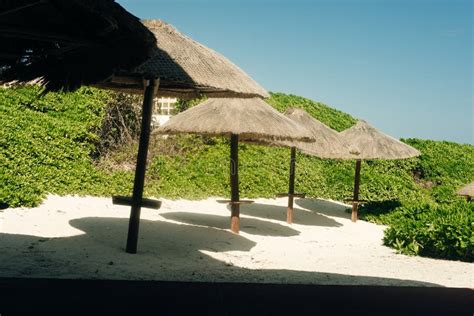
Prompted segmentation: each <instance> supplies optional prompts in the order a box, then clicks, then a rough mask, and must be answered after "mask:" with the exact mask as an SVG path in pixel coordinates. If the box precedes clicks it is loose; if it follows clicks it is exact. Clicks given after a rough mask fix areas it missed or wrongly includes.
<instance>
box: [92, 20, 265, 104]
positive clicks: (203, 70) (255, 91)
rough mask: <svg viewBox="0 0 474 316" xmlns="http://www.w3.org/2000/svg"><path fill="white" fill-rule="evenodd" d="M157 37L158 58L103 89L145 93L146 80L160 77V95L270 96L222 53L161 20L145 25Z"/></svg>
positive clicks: (147, 22)
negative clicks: (146, 78) (143, 79)
mask: <svg viewBox="0 0 474 316" xmlns="http://www.w3.org/2000/svg"><path fill="white" fill-rule="evenodd" d="M143 23H144V24H145V25H146V26H147V27H148V28H149V29H150V30H151V31H152V32H153V34H154V35H155V36H156V39H157V45H158V46H157V48H156V50H155V52H154V56H153V57H152V58H150V59H149V60H147V61H146V62H145V63H143V64H142V65H141V66H139V67H138V68H136V69H135V71H134V72H127V73H122V74H117V75H116V76H115V77H114V78H112V79H111V80H109V81H108V82H104V83H101V84H100V86H102V87H108V88H113V89H120V90H122V91H124V90H125V91H129V92H137V93H142V91H143V87H142V78H143V77H156V78H158V77H159V78H160V87H159V89H158V92H157V93H158V95H164V96H176V97H179V98H183V99H186V98H188V99H189V98H195V97H197V96H199V95H200V94H206V95H207V96H209V97H239V98H242V97H255V96H259V97H268V96H269V95H268V93H267V91H266V90H265V89H263V88H262V87H261V86H260V85H259V84H257V83H256V82H255V81H254V80H253V79H252V78H250V77H249V76H248V75H247V74H246V73H245V72H244V71H242V69H240V68H239V67H237V66H236V65H235V64H233V63H232V62H230V61H229V60H228V59H227V58H225V57H224V56H222V55H221V54H219V53H217V52H215V51H213V50H212V49H210V48H208V47H206V46H204V45H202V44H200V43H198V42H196V41H194V40H193V39H191V38H189V37H187V36H185V35H183V34H182V33H180V32H179V31H177V30H176V29H175V28H174V27H173V26H171V25H170V24H167V23H165V22H162V21H159V20H149V21H144V22H143Z"/></svg>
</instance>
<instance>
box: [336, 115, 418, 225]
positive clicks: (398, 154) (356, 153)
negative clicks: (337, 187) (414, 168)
mask: <svg viewBox="0 0 474 316" xmlns="http://www.w3.org/2000/svg"><path fill="white" fill-rule="evenodd" d="M340 135H341V138H342V141H343V142H344V143H345V144H346V146H347V147H348V148H349V153H344V152H342V153H341V155H340V156H339V158H341V159H356V168H355V176H354V195H353V198H352V199H346V201H351V202H352V216H351V219H352V221H353V222H355V221H357V209H358V205H359V203H363V202H364V201H362V200H359V184H360V170H361V167H362V162H361V160H371V159H406V158H411V157H415V156H419V155H421V153H420V152H419V151H418V150H417V149H415V148H413V147H411V146H409V145H407V144H404V143H402V142H401V141H399V140H397V139H395V138H393V137H391V136H388V135H386V134H384V133H382V132H380V131H379V130H377V129H376V128H374V127H372V126H370V125H369V124H368V123H367V122H365V121H358V122H357V124H355V125H354V126H352V127H351V128H349V129H346V130H345V131H342V132H341V133H340Z"/></svg>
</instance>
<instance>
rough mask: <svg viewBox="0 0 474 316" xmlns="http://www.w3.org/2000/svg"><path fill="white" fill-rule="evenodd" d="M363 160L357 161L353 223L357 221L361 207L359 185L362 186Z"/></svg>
mask: <svg viewBox="0 0 474 316" xmlns="http://www.w3.org/2000/svg"><path fill="white" fill-rule="evenodd" d="M361 162H362V161H361V160H360V159H357V160H356V168H355V177H354V198H353V200H352V215H351V220H352V221H353V222H355V221H357V208H358V206H359V184H360V168H361Z"/></svg>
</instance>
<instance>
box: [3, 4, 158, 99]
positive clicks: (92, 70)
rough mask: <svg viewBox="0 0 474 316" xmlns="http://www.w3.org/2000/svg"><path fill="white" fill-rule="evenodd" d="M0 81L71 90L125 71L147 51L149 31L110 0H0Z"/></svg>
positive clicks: (145, 56) (150, 45)
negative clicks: (33, 82) (36, 82)
mask: <svg viewBox="0 0 474 316" xmlns="http://www.w3.org/2000/svg"><path fill="white" fill-rule="evenodd" d="M0 29H1V31H0V40H1V42H2V45H1V48H0V81H2V82H11V81H19V82H29V81H33V80H36V79H38V78H41V80H40V83H41V84H43V85H44V87H45V88H46V91H51V90H61V89H63V90H74V89H76V88H78V87H80V86H81V85H90V84H94V83H97V82H99V81H103V80H106V79H107V78H109V77H111V76H112V75H113V74H114V73H115V72H116V71H118V70H120V69H121V70H124V71H131V70H132V69H134V68H135V67H137V66H138V65H140V64H142V63H143V62H144V61H145V60H147V59H148V58H149V57H151V56H152V52H153V50H154V48H155V47H156V39H155V37H154V36H153V34H152V33H151V32H150V31H149V30H148V29H147V28H146V27H145V26H144V25H143V24H142V23H141V22H140V20H139V19H138V18H136V17H135V16H133V15H132V14H130V13H128V12H127V11H126V10H125V9H124V8H122V7H121V6H120V5H119V4H117V3H115V2H114V1H113V0H68V1H55V0H49V1H37V0H17V1H2V2H0Z"/></svg>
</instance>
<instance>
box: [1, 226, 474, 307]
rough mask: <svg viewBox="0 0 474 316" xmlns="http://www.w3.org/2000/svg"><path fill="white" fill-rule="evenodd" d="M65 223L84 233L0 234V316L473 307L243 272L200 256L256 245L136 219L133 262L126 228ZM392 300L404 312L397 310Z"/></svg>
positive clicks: (412, 284)
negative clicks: (138, 226)
mask: <svg viewBox="0 0 474 316" xmlns="http://www.w3.org/2000/svg"><path fill="white" fill-rule="evenodd" d="M70 223H71V225H72V226H74V227H75V228H78V229H80V230H82V231H83V232H85V234H83V235H78V236H71V237H63V238H41V237H38V236H26V235H14V234H0V251H1V253H2V256H4V257H5V258H9V260H0V275H1V276H2V277H1V278H0V311H1V312H2V314H3V312H5V315H14V314H15V312H18V311H20V312H25V313H27V314H28V313H31V312H34V313H35V314H38V311H41V312H47V313H48V315H51V312H61V313H64V312H65V311H66V314H71V313H72V314H74V313H75V312H78V313H79V314H81V315H84V313H85V312H86V314H91V313H95V312H100V313H104V314H110V312H114V314H115V313H117V312H118V313H123V312H126V313H127V314H134V313H136V312H137V311H139V310H140V308H147V309H149V308H153V310H154V311H156V312H163V311H165V312H166V313H167V314H168V313H170V314H176V313H177V311H180V312H183V309H184V310H186V309H187V308H188V307H192V308H194V311H195V312H199V313H205V314H211V313H212V314H219V315H222V314H227V315H237V314H238V315H242V313H245V314H255V313H257V312H258V313H259V314H261V315H263V314H268V313H271V314H281V312H282V311H284V310H288V311H290V310H291V311H293V312H296V313H298V312H302V311H305V313H308V314H313V313H314V312H315V311H318V310H321V309H322V310H324V311H326V312H328V313H331V314H333V313H338V312H344V314H350V315H354V314H358V313H359V312H361V313H362V314H364V315H367V311H373V312H374V313H375V314H377V315H378V314H400V313H402V314H407V313H414V314H419V312H426V311H432V312H439V311H446V312H447V313H448V314H452V313H451V312H455V311H459V310H462V311H464V310H466V309H469V308H470V306H472V304H470V303H469V299H470V298H472V291H469V290H468V289H445V288H442V287H434V288H433V287H430V286H436V284H432V283H426V282H419V281H411V280H399V279H390V278H380V277H365V276H353V275H343V274H337V273H323V272H307V271H291V270H281V269H258V270H255V269H246V268H241V267H237V266H233V265H232V264H230V265H229V264H227V263H225V262H221V261H219V260H216V259H214V258H212V257H210V256H207V255H205V254H203V253H202V252H200V250H203V249H205V250H209V251H216V252H221V251H231V250H236V251H243V252H246V251H250V250H251V249H252V248H253V247H254V246H255V243H254V242H253V241H250V240H248V239H246V238H244V237H242V236H239V235H235V234H232V233H230V232H228V231H224V230H218V229H214V228H208V227H196V226H192V225H185V224H174V223H168V222H163V221H149V220H142V221H141V230H140V240H139V248H138V250H139V253H138V254H136V255H130V254H127V253H125V251H124V243H125V238H126V232H127V226H128V220H127V219H124V218H97V217H88V218H80V219H74V220H72V221H70ZM65 266H67V268H66V269H65ZM166 269H168V270H166ZM164 270H165V273H162V272H163V271H164ZM8 272H10V274H8ZM97 272H99V274H97ZM166 273H168V274H166ZM191 275H195V276H196V277H195V278H189V276H191ZM11 277H13V278H11ZM64 278H66V279H64ZM114 278H115V279H117V278H118V279H129V278H132V279H144V280H146V279H148V280H186V281H172V282H170V281H167V282H164V281H139V280H135V281H133V280H130V281H127V280H112V279H114ZM93 279H97V280H93ZM189 281H199V282H189ZM229 282H230V283H229ZM272 283H273V284H272ZM305 283H306V284H305ZM308 283H313V284H308ZM324 284H346V285H324ZM348 284H349V285H348ZM358 284H364V286H360V285H358ZM400 300H402V301H403V304H398V302H399V301H400ZM25 302H28V303H27V304H25ZM81 308H82V309H81ZM10 311H12V312H13V313H10ZM140 311H141V310H140Z"/></svg>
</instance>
